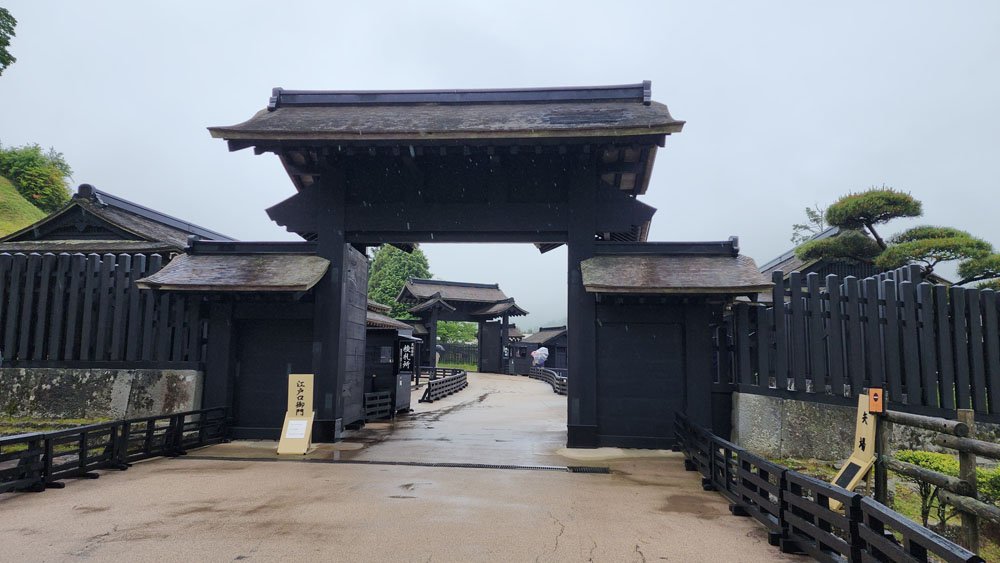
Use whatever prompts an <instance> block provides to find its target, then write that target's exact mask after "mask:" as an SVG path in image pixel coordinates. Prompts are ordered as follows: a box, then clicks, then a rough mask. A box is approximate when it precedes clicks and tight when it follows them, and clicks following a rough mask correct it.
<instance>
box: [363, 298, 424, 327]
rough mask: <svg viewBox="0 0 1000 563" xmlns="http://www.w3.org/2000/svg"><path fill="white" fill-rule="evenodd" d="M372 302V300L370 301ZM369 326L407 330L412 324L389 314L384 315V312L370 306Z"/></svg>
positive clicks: (368, 314)
mask: <svg viewBox="0 0 1000 563" xmlns="http://www.w3.org/2000/svg"><path fill="white" fill-rule="evenodd" d="M369 303H370V302H369ZM366 324H367V326H368V328H385V329H396V330H401V329H403V330H407V329H410V328H413V327H411V326H410V325H408V324H406V323H404V322H403V321H400V320H396V319H394V318H392V317H390V316H389V315H384V314H382V313H379V312H376V311H372V310H371V309H370V308H369V310H368V313H367V323H366Z"/></svg>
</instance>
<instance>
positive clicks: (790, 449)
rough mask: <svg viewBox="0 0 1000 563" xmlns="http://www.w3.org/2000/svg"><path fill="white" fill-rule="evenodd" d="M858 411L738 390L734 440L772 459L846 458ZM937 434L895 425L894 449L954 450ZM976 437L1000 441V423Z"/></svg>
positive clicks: (981, 427) (978, 429)
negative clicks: (938, 442)
mask: <svg viewBox="0 0 1000 563" xmlns="http://www.w3.org/2000/svg"><path fill="white" fill-rule="evenodd" d="M855 414H856V409H854V408H852V407H842V406H836V405H827V404H823V403H814V402H809V401H796V400H792V399H781V398H778V397H769V396H766V395H752V394H749V393H733V435H732V438H733V442H735V443H736V444H739V445H740V446H742V447H744V448H746V449H748V450H750V451H752V452H754V453H757V454H760V455H763V456H766V457H770V458H787V457H794V458H815V459H822V460H831V461H832V460H841V459H846V458H847V457H848V456H850V454H851V450H852V449H853V447H854V423H855ZM935 434H936V433H935V432H930V431H927V430H922V429H919V428H911V427H905V426H900V425H898V424H897V425H894V429H893V434H892V441H891V447H892V449H893V451H895V450H927V451H941V452H948V453H954V451H953V450H947V449H942V448H939V447H937V446H935V445H934V444H933V442H932V440H933V438H934V436H935ZM976 437H977V438H978V439H980V440H987V441H994V442H1000V425H998V424H988V423H982V422H981V423H977V424H976Z"/></svg>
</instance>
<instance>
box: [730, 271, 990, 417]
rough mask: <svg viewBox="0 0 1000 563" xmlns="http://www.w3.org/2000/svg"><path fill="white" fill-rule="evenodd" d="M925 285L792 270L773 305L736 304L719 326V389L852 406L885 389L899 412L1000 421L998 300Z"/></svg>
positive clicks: (909, 277) (903, 277) (915, 280)
mask: <svg viewBox="0 0 1000 563" xmlns="http://www.w3.org/2000/svg"><path fill="white" fill-rule="evenodd" d="M919 280H920V274H919V268H917V267H909V268H904V269H900V270H897V271H894V272H890V273H888V274H882V275H880V276H877V277H871V278H866V279H864V280H859V279H856V278H853V277H846V278H843V279H842V278H840V277H838V276H834V275H830V276H827V277H826V279H825V280H823V281H825V284H821V283H820V281H821V280H820V278H819V276H818V275H817V274H809V275H807V276H805V279H804V280H803V279H802V276H801V275H800V274H799V273H797V272H793V273H792V274H790V275H789V279H788V288H787V289H786V288H785V285H784V282H783V274H782V273H781V272H775V273H774V282H775V286H774V292H773V297H774V305H773V306H765V305H762V304H746V303H741V304H737V305H735V306H734V307H733V310H732V314H731V315H730V316H728V317H727V319H726V320H725V322H723V323H722V324H721V325H720V326H719V327H718V332H717V337H718V338H717V341H718V343H719V345H718V347H717V352H718V354H717V356H716V359H717V366H718V369H719V375H718V380H717V384H718V385H719V386H720V387H726V388H731V389H733V390H736V391H740V392H744V393H756V394H767V395H776V396H781V397H787V398H793V399H801V400H812V401H826V402H832V403H839V404H844V405H848V406H850V405H852V404H853V399H851V397H853V396H856V395H857V394H858V393H859V392H860V391H861V390H863V389H864V388H867V387H883V388H885V389H886V398H887V401H888V402H889V403H891V404H892V408H894V409H896V410H903V411H908V412H915V413H919V414H926V415H933V416H945V417H950V418H953V417H954V416H955V412H956V409H973V410H975V412H976V418H977V420H980V421H985V422H1000V299H998V296H997V294H996V293H995V292H994V291H992V290H979V289H967V288H961V287H949V286H945V285H932V284H929V283H920V282H919ZM803 282H804V283H803Z"/></svg>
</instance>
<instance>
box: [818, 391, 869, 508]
mask: <svg viewBox="0 0 1000 563" xmlns="http://www.w3.org/2000/svg"><path fill="white" fill-rule="evenodd" d="M870 391H875V390H874V389H872V390H870ZM878 393H879V399H878V400H877V402H879V403H880V402H881V400H882V399H881V389H880V390H878ZM873 398H874V397H870V396H869V395H865V394H864V393H861V394H859V395H858V415H857V420H856V425H855V429H854V452H853V453H851V457H850V458H848V460H847V463H845V464H844V466H843V467H842V468H840V472H839V473H837V476H836V477H834V478H833V484H834V485H837V486H839V487H843V488H845V489H847V490H849V491H853V490H854V488H855V487H857V486H858V484H859V483H860V482H861V481H863V480H864V478H865V476H866V475H868V472H869V471H870V470H871V468H872V465H874V464H875V424H876V421H875V416H876V415H873V414H870V413H869V409H870V408H871V406H872V404H871V401H872V399H873ZM830 509H831V510H839V509H840V503H839V502H837V501H835V500H830Z"/></svg>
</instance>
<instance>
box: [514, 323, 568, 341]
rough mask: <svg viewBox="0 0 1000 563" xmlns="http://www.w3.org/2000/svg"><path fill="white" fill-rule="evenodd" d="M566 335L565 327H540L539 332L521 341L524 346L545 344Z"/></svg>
mask: <svg viewBox="0 0 1000 563" xmlns="http://www.w3.org/2000/svg"><path fill="white" fill-rule="evenodd" d="M564 334H566V327H564V326H549V327H545V326H543V327H540V328H539V329H538V332H536V333H535V334H532V335H531V336H526V337H524V338H523V339H521V343H522V344H545V343H547V342H549V341H550V340H554V339H556V338H559V337H560V336H562V335H564Z"/></svg>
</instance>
